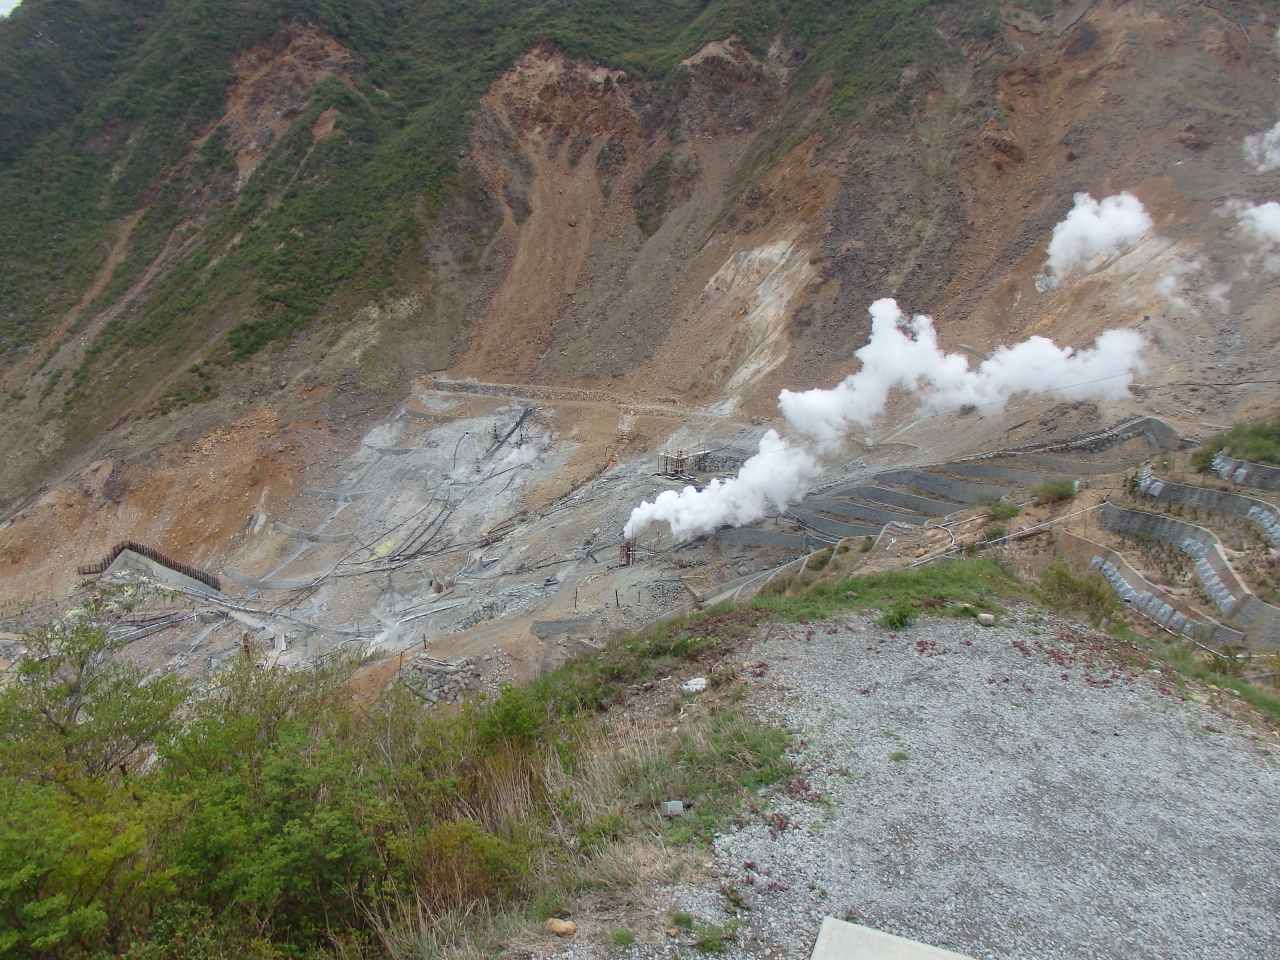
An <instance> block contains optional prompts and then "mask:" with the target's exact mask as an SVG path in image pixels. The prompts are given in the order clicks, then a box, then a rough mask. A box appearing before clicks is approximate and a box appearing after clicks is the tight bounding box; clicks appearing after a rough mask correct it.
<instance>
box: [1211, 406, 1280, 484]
mask: <svg viewBox="0 0 1280 960" xmlns="http://www.w3.org/2000/svg"><path fill="white" fill-rule="evenodd" d="M1221 451H1225V452H1226V453H1227V455H1228V456H1231V457H1235V458H1237V459H1239V460H1248V461H1250V462H1252V463H1276V464H1280V414H1276V415H1275V416H1274V417H1272V418H1271V419H1270V420H1261V421H1257V422H1255V423H1239V424H1236V425H1235V426H1234V427H1232V428H1231V429H1230V430H1228V431H1226V432H1225V433H1219V434H1216V435H1214V436H1212V437H1210V438H1209V439H1208V440H1206V441H1205V442H1204V446H1202V447H1201V448H1200V449H1199V450H1197V451H1196V452H1195V453H1194V454H1192V456H1191V465H1192V466H1193V467H1194V468H1195V469H1196V470H1199V471H1200V472H1201V473H1208V472H1209V471H1210V470H1211V469H1213V458H1214V456H1215V455H1217V454H1218V453H1219V452H1221Z"/></svg>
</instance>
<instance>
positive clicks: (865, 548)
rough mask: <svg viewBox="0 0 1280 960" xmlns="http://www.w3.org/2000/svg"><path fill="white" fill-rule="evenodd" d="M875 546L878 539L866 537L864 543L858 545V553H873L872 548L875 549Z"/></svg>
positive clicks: (863, 539)
mask: <svg viewBox="0 0 1280 960" xmlns="http://www.w3.org/2000/svg"><path fill="white" fill-rule="evenodd" d="M875 545H876V538H875V537H872V536H866V537H863V538H862V543H860V544H858V552H859V553H870V552H871V548H872V547H874V546H875Z"/></svg>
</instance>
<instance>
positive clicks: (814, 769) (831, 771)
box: [566, 609, 1280, 960]
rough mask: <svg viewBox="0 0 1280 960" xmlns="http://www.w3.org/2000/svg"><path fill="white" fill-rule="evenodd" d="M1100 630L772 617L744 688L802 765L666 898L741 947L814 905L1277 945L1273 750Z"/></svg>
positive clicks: (1279, 821)
mask: <svg viewBox="0 0 1280 960" xmlns="http://www.w3.org/2000/svg"><path fill="white" fill-rule="evenodd" d="M1112 649H1114V646H1113V641H1110V640H1109V639H1106V638H1103V637H1101V636H1100V635H1098V634H1094V633H1092V632H1089V631H1087V630H1085V629H1084V628H1082V627H1080V626H1079V625H1077V624H1074V623H1071V622H1070V621H1066V620H1062V619H1059V618H1056V617H1052V616H1048V615H1045V614H1038V613H1036V612H1035V611H1033V610H1029V609H1027V610H1016V611H1013V612H1012V613H1011V614H1010V615H1009V616H1008V617H1007V618H1006V619H1005V620H1004V621H1003V622H1002V623H1001V624H999V625H997V626H995V627H992V628H984V627H980V626H978V625H977V624H976V623H974V622H973V621H971V620H966V619H950V618H927V619H925V620H922V621H921V623H920V624H919V625H918V626H915V627H911V628H908V629H906V630H903V631H900V632H899V633H898V634H897V635H894V634H892V633H890V632H889V631H887V630H885V629H883V628H880V627H877V626H875V625H874V623H873V621H872V620H870V619H866V618H857V617H852V618H849V619H847V620H841V621H838V622H835V623H824V624H812V625H809V626H807V627H782V626H776V627H774V628H773V629H772V631H771V633H770V634H769V635H768V636H767V637H766V639H765V640H764V641H763V642H761V643H758V644H757V645H756V646H755V647H754V648H753V649H752V650H751V652H750V653H749V657H750V659H751V660H753V661H762V662H763V663H765V664H767V669H766V670H765V671H764V677H763V678H761V679H758V680H753V681H752V682H753V685H754V686H755V687H756V689H755V691H754V692H753V694H752V696H751V699H750V701H749V702H750V703H752V704H753V708H754V709H755V710H756V711H757V712H758V713H759V715H760V716H762V717H764V718H767V719H769V720H771V721H772V722H775V723H780V724H783V725H785V726H787V727H789V728H791V729H792V730H794V731H795V732H796V735H797V738H798V740H797V758H796V759H797V761H798V763H799V764H800V766H801V776H800V777H798V778H797V779H796V780H793V781H792V782H791V783H789V784H788V785H787V786H786V788H784V789H781V790H775V791H773V792H771V793H770V794H769V796H768V797H767V798H765V797H762V798H761V801H760V803H759V807H760V809H759V811H758V812H756V813H753V814H751V815H749V816H748V817H746V818H744V822H743V823H742V824H740V825H739V826H737V827H735V828H734V829H733V830H732V831H731V832H729V833H726V834H724V835H723V836H721V837H719V838H718V840H717V843H716V861H715V865H714V867H713V869H712V870H711V871H709V873H713V874H718V875H717V876H712V877H705V878H703V879H701V880H694V879H692V878H691V879H690V881H688V882H687V883H685V884H682V885H680V886H677V887H674V888H671V889H669V890H667V891H664V894H666V895H668V896H669V899H667V896H664V897H663V899H664V900H666V901H667V902H668V903H669V904H670V906H671V907H672V908H675V909H682V910H685V911H688V912H689V913H691V914H693V915H694V916H695V917H697V918H699V921H700V922H705V923H725V922H726V921H731V920H732V921H736V922H737V923H739V924H740V925H741V926H740V929H739V931H738V938H737V940H736V941H735V942H733V943H732V945H731V947H730V949H729V956H733V957H739V956H751V957H756V956H767V957H795V958H802V957H807V956H808V955H809V951H810V950H811V948H812V944H813V938H814V936H815V935H816V932H817V929H818V926H819V923H820V921H821V918H822V917H823V916H824V915H832V916H836V917H844V918H846V919H850V920H856V921H857V922H860V923H864V924H867V925H869V926H873V927H877V928H880V929H882V930H886V931H889V932H891V933H896V934H900V935H903V936H907V937H911V938H913V939H917V940H921V941H923V942H926V943H932V944H935V945H938V946H943V947H947V948H949V949H952V950H956V951H958V952H960V953H965V954H969V955H971V956H973V957H984V958H985V957H1017V958H1068V957H1070V958H1101V957H1124V958H1127V960H1129V958H1172V957H1176V958H1179V960H1190V958H1201V957H1203V958H1214V960H1225V958H1241V960H1245V958H1247V960H1265V958H1277V957H1280V919H1278V914H1280V872H1278V870H1277V865H1278V864H1280V763H1277V756H1276V754H1275V752H1273V751H1272V750H1271V749H1270V748H1268V746H1267V745H1266V742H1265V741H1263V740H1259V739H1258V738H1257V735H1256V733H1255V731H1254V730H1253V728H1251V727H1249V726H1248V725H1246V724H1244V723H1241V722H1238V721H1236V720H1234V719H1231V718H1230V717H1228V716H1224V714H1223V713H1222V712H1220V711H1218V710H1215V709H1214V708H1213V707H1212V706H1211V705H1208V704H1205V703H1201V702H1197V701H1196V700H1195V699H1188V700H1184V699H1183V698H1182V696H1181V695H1180V694H1178V693H1177V692H1176V691H1175V690H1174V689H1173V688H1172V686H1171V685H1170V684H1169V683H1168V682H1167V680H1166V678H1165V677H1163V676H1162V675H1161V674H1160V673H1158V672H1151V671H1143V670H1141V668H1138V667H1131V668H1126V667H1122V666H1119V665H1118V661H1117V660H1115V659H1114V658H1113V657H1112V656H1110V655H1109V653H1108V651H1110V650H1112ZM757 672H759V671H758V670H757ZM726 894H727V895H726ZM731 900H737V901H738V902H739V904H740V906H739V907H737V908H735V907H733V906H732V904H731V902H730V901H731ZM689 940H690V937H687V936H684V935H680V936H676V937H673V938H671V939H669V940H668V941H667V942H666V943H665V944H662V945H659V944H658V943H656V942H654V941H652V940H650V941H647V942H645V943H638V944H636V945H635V946H634V947H632V948H631V949H630V950H629V951H621V950H618V949H616V948H615V949H614V950H612V951H609V950H602V951H601V952H602V954H603V955H609V954H612V955H613V956H618V955H619V954H625V953H630V954H631V955H633V956H638V957H640V956H654V955H661V954H664V953H665V954H674V953H675V952H676V951H677V950H683V952H684V954H685V955H686V956H688V955H690V954H691V953H692V951H691V950H690V949H688V947H687V946H685V945H684V944H687V943H688V941H689ZM591 952H592V951H591V948H589V947H588V944H587V943H585V942H579V943H578V944H575V945H574V946H573V947H571V948H570V950H569V951H568V952H567V954H566V955H568V956H576V957H583V956H587V955H590V953H591Z"/></svg>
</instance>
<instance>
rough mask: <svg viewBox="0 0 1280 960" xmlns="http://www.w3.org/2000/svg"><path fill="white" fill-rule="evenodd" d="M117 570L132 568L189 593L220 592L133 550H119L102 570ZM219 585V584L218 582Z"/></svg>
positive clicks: (109, 571) (107, 573)
mask: <svg viewBox="0 0 1280 960" xmlns="http://www.w3.org/2000/svg"><path fill="white" fill-rule="evenodd" d="M118 570H133V571H134V572H135V573H140V574H142V575H143V576H144V577H149V578H151V579H152V580H159V581H160V582H161V583H167V584H169V585H170V586H172V587H180V588H181V589H183V590H187V591H189V592H191V593H203V594H217V593H221V592H222V591H221V590H220V589H218V588H216V587H214V586H213V585H212V584H208V583H202V582H201V581H199V580H197V579H195V578H194V577H188V576H187V575H186V574H185V573H181V572H180V571H178V570H174V569H173V568H172V567H167V566H165V565H164V564H163V563H157V562H156V561H155V560H152V559H151V558H150V557H144V556H143V555H142V554H140V553H135V552H134V551H133V550H122V551H120V554H119V555H118V556H117V557H116V558H115V559H114V560H112V561H111V563H110V565H109V566H108V567H107V569H106V570H104V571H103V576H107V575H109V574H112V573H115V572H116V571H118ZM215 582H216V581H215ZM219 586H221V585H220V584H219Z"/></svg>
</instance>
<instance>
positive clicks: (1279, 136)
mask: <svg viewBox="0 0 1280 960" xmlns="http://www.w3.org/2000/svg"><path fill="white" fill-rule="evenodd" d="M1244 155H1245V157H1246V158H1247V159H1248V161H1249V162H1250V163H1252V164H1253V165H1254V167H1255V168H1256V169H1257V171H1258V172H1259V173H1267V172H1268V171H1270V170H1275V169H1277V168H1280V123H1277V124H1276V125H1275V126H1274V127H1272V128H1271V129H1270V130H1264V131H1263V132H1262V133H1255V134H1254V135H1253V136H1251V137H1245V138H1244Z"/></svg>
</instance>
